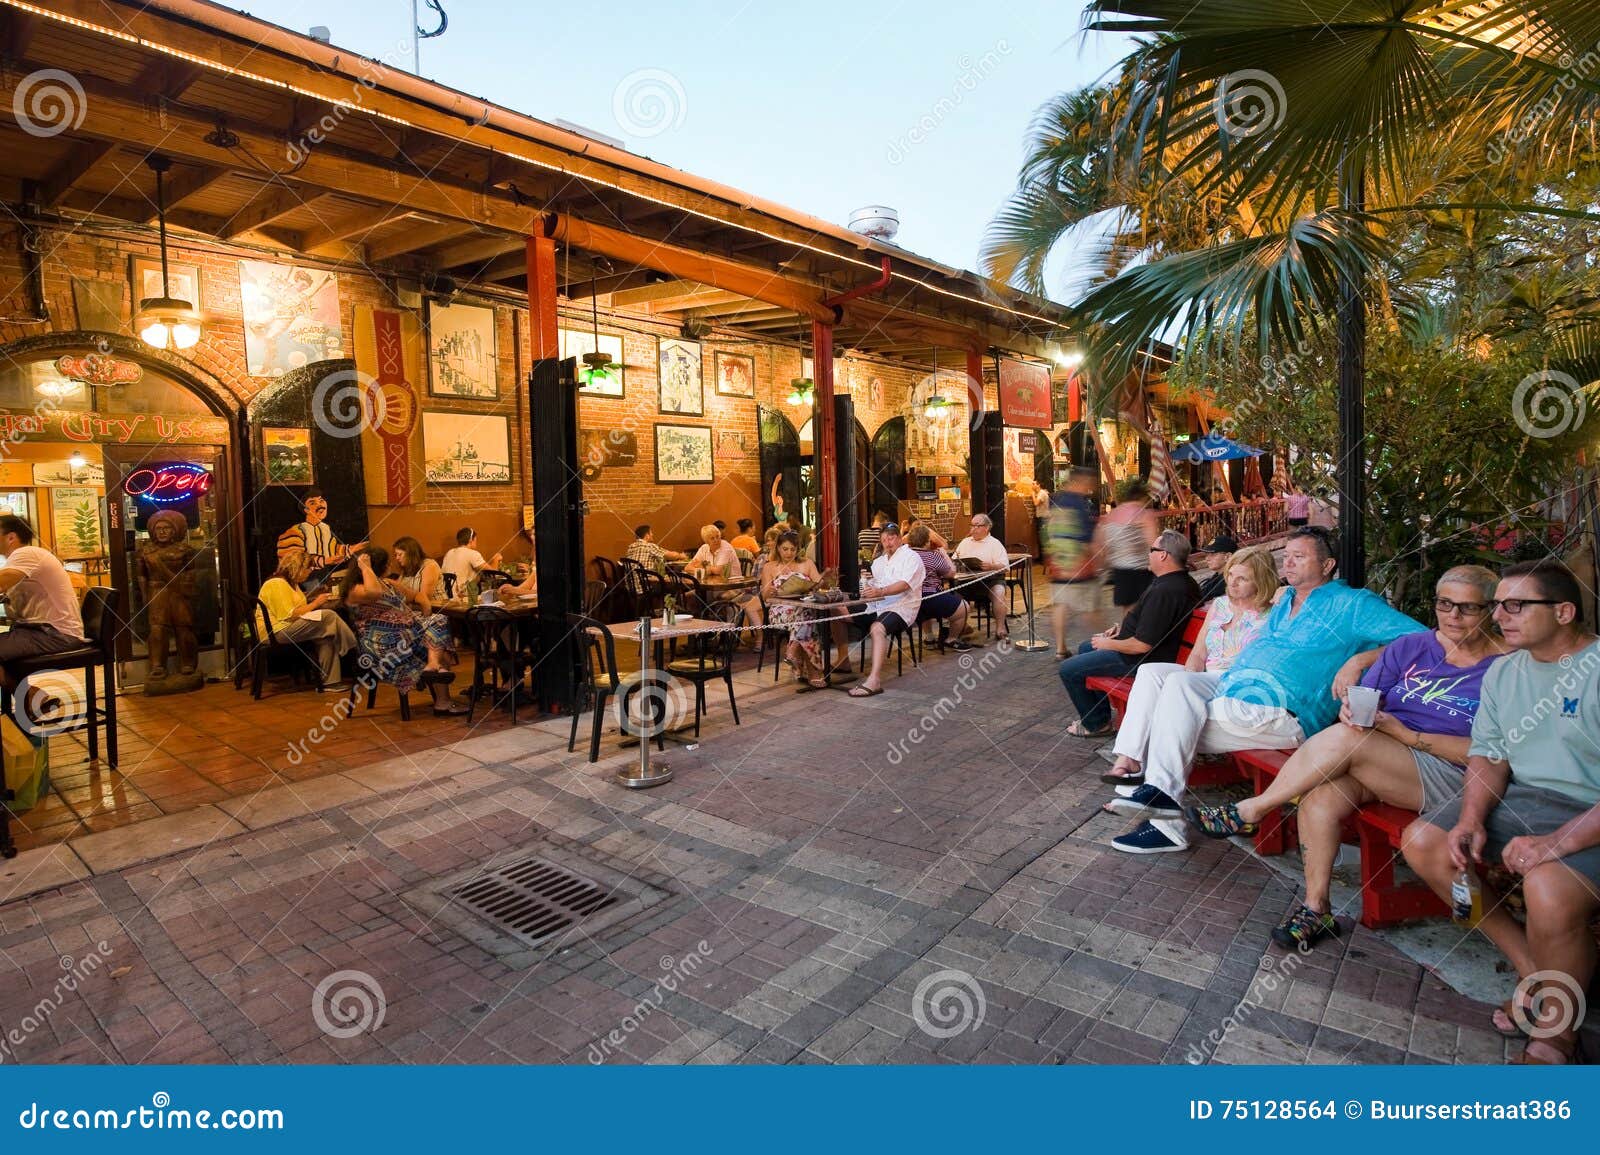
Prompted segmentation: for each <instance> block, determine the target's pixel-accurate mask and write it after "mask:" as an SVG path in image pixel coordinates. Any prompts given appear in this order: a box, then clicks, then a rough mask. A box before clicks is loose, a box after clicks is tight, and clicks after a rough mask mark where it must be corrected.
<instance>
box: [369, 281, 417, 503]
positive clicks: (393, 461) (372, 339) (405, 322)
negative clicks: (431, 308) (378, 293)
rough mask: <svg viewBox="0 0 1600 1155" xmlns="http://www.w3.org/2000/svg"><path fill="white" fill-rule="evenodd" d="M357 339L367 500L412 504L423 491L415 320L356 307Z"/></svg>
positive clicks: (392, 311) (409, 316) (396, 314)
mask: <svg viewBox="0 0 1600 1155" xmlns="http://www.w3.org/2000/svg"><path fill="white" fill-rule="evenodd" d="M369 317H370V318H371V320H370V324H369V323H368V318H369ZM355 336H356V341H355V346H356V369H357V372H358V374H359V375H360V376H361V379H362V380H361V383H362V411H363V421H362V431H361V438H362V452H363V457H364V459H365V460H364V466H365V473H366V475H367V502H368V504H370V505H410V504H411V503H412V502H413V501H414V500H416V499H417V498H419V497H421V488H422V447H421V445H420V444H419V441H420V421H419V419H418V414H417V390H416V386H415V385H414V384H413V383H412V382H413V380H414V379H415V377H416V371H417V366H418V365H419V364H420V358H419V356H418V352H419V349H418V342H419V330H418V327H417V322H416V318H415V317H413V316H412V315H411V314H409V313H407V314H402V313H400V312H397V311H396V310H394V309H371V310H367V309H358V310H357V311H356V334H355Z"/></svg>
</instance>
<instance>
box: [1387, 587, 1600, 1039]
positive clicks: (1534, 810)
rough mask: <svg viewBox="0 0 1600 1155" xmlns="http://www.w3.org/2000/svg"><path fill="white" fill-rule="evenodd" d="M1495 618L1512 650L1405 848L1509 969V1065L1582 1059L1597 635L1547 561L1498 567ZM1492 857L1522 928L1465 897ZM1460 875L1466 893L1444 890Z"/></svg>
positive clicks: (1594, 839) (1593, 896) (1596, 894)
mask: <svg viewBox="0 0 1600 1155" xmlns="http://www.w3.org/2000/svg"><path fill="white" fill-rule="evenodd" d="M1494 620H1495V621H1496V622H1497V623H1498V624H1499V626H1500V632H1501V634H1502V636H1503V637H1504V638H1505V640H1506V642H1507V644H1509V645H1510V646H1511V647H1512V648H1513V651H1514V652H1513V653H1512V654H1510V655H1509V656H1508V657H1505V658H1502V659H1500V661H1498V662H1496V663H1495V664H1494V665H1493V666H1492V667H1491V668H1490V669H1489V672H1488V673H1487V674H1486V675H1484V679H1483V690H1482V693H1481V701H1480V704H1479V706H1478V713H1477V715H1476V716H1475V717H1474V718H1473V720H1472V745H1471V746H1470V747H1469V748H1468V750H1467V776H1466V785H1465V789H1464V792H1463V794H1462V796H1461V797H1460V798H1457V799H1455V800H1453V801H1447V802H1445V803H1443V804H1442V805H1439V806H1437V807H1434V808H1431V809H1429V810H1425V811H1424V812H1423V815H1422V817H1420V818H1418V819H1417V820H1416V821H1415V822H1413V823H1412V824H1411V825H1410V826H1409V827H1407V828H1406V833H1405V840H1404V843H1403V849H1404V851H1405V856H1406V861H1407V862H1408V863H1410V864H1411V868H1412V869H1413V870H1415V871H1416V872H1417V873H1418V874H1420V875H1421V876H1422V878H1423V880H1424V881H1425V882H1427V884H1428V885H1429V886H1431V887H1432V888H1433V890H1434V893H1435V894H1437V895H1439V897H1440V898H1443V899H1445V900H1446V901H1448V902H1454V901H1456V900H1457V899H1458V898H1464V899H1465V901H1466V903H1467V904H1468V905H1470V906H1472V907H1473V908H1474V909H1473V910H1472V913H1471V915H1470V917H1471V918H1472V919H1474V920H1476V926H1477V929H1478V930H1481V931H1482V932H1483V933H1484V935H1485V936H1487V937H1488V938H1489V939H1490V941H1492V942H1493V943H1494V944H1495V945H1496V946H1497V947H1499V948H1500V949H1501V950H1502V951H1504V952H1505V954H1506V957H1507V958H1509V959H1510V960H1511V962H1512V965H1514V966H1515V967H1516V968H1517V974H1518V975H1519V976H1521V981H1520V982H1518V983H1517V988H1516V990H1515V991H1514V992H1512V996H1511V998H1510V999H1507V1000H1506V1002H1505V1004H1504V1005H1503V1006H1501V1007H1500V1009H1499V1010H1497V1011H1495V1013H1494V1018H1493V1023H1494V1027H1495V1029H1496V1030H1497V1031H1499V1032H1500V1033H1501V1034H1502V1035H1506V1036H1508V1037H1515V1036H1516V1035H1518V1034H1524V1035H1526V1036H1527V1037H1528V1045H1527V1048H1526V1050H1525V1051H1524V1053H1523V1055H1522V1057H1521V1060H1520V1061H1521V1062H1524V1063H1540V1064H1564V1063H1572V1062H1581V1061H1582V1056H1581V1055H1579V1054H1578V1028H1579V1027H1580V1026H1581V1025H1582V1017H1583V1006H1584V991H1585V990H1586V989H1588V986H1589V982H1590V980H1591V979H1592V978H1593V977H1594V971H1595V943H1594V936H1593V935H1592V934H1591V933H1590V930H1589V921H1590V920H1591V919H1592V918H1593V917H1594V916H1595V913H1596V912H1597V911H1600V755H1597V753H1596V752H1597V751H1600V638H1596V637H1595V635H1594V634H1593V633H1592V632H1591V631H1590V630H1588V629H1587V628H1585V626H1584V622H1583V590H1582V587H1581V586H1580V585H1579V584H1578V579H1577V578H1576V577H1575V576H1573V573H1572V571H1571V570H1569V569H1567V567H1566V566H1564V565H1562V564H1561V563H1560V562H1556V561H1538V562H1523V563H1521V564H1520V565H1513V566H1510V567H1508V568H1507V569H1506V570H1505V573H1504V574H1503V575H1502V576H1501V579H1500V586H1499V588H1498V589H1497V590H1496V591H1495V600H1494ZM1496 858H1498V859H1499V860H1500V861H1501V862H1502V863H1504V864H1505V866H1506V869H1508V870H1510V871H1512V872H1513V873H1515V874H1518V875H1520V876H1521V877H1522V895H1523V898H1524V900H1525V901H1526V902H1527V907H1528V922H1527V926H1526V927H1524V926H1522V925H1521V924H1520V923H1518V922H1517V920H1516V919H1514V918H1512V917H1511V915H1510V913H1509V912H1508V911H1507V910H1506V908H1505V905H1504V903H1503V902H1501V901H1500V900H1499V899H1498V898H1497V897H1495V896H1492V895H1489V894H1484V895H1482V899H1483V901H1482V902H1481V903H1478V902H1472V901H1471V890H1470V887H1471V883H1472V881H1473V879H1472V876H1473V875H1474V874H1475V873H1476V871H1477V868H1478V866H1479V865H1480V864H1482V863H1483V862H1485V861H1493V860H1494V859H1496ZM1463 875H1466V876H1468V877H1467V878H1466V879H1463V878H1462V876H1463ZM1459 881H1465V882H1466V883H1467V884H1468V892H1467V894H1466V895H1465V896H1457V895H1455V894H1453V888H1454V887H1455V885H1456V884H1457V882H1459ZM1480 907H1481V910H1480V909H1479V908H1480Z"/></svg>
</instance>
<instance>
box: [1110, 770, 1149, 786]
mask: <svg viewBox="0 0 1600 1155" xmlns="http://www.w3.org/2000/svg"><path fill="white" fill-rule="evenodd" d="M1100 781H1102V782H1104V783H1105V784H1106V785H1107V786H1143V785H1144V771H1142V770H1141V771H1140V772H1139V773H1137V774H1112V773H1109V772H1107V773H1105V774H1102V775H1100Z"/></svg>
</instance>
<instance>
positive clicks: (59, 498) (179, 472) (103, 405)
mask: <svg viewBox="0 0 1600 1155" xmlns="http://www.w3.org/2000/svg"><path fill="white" fill-rule="evenodd" d="M241 423H242V418H241V413H240V406H239V404H238V402H237V400H235V399H234V398H233V397H232V396H230V395H229V394H228V393H227V391H226V390H224V389H223V388H222V387H221V385H220V384H219V383H217V382H216V381H215V380H214V379H212V378H210V377H209V375H207V374H205V373H203V372H201V371H200V370H198V369H196V368H195V367H194V366H192V365H190V364H189V363H188V362H186V361H184V360H183V359H182V358H179V357H176V356H173V355H170V354H165V353H160V352H157V351H155V350H151V349H149V348H147V347H145V346H144V345H142V344H140V343H139V342H136V341H133V340H131V339H129V338H127V337H123V336H119V335H117V334H114V333H96V332H86V331H80V332H67V333H54V334H50V335H47V336H41V337H34V338H29V339H27V340H23V341H18V342H14V343H13V344H11V345H9V346H6V347H5V348H4V349H0V425H3V427H4V435H5V437H6V439H7V444H8V451H7V454H6V455H5V460H4V461H3V462H0V506H4V507H6V508H9V509H11V511H12V512H15V513H17V514H19V515H21V516H25V517H27V518H28V519H29V521H30V523H31V524H32V525H33V526H34V529H35V532H36V534H37V536H38V540H39V542H40V544H42V545H44V546H46V548H49V549H51V550H53V551H54V552H55V553H56V554H57V556H59V557H60V558H61V559H62V561H63V563H64V564H65V565H66V566H67V568H68V570H69V572H70V573H71V574H73V580H74V583H75V584H77V583H79V582H81V583H82V584H83V585H84V586H94V585H98V586H110V587H112V588H114V589H116V590H117V591H118V593H119V598H118V601H119V603H120V608H121V609H122V612H123V613H125V614H126V615H127V617H128V620H129V623H130V627H131V628H130V629H129V630H126V631H123V632H122V634H121V635H119V637H118V638H117V643H116V654H117V659H118V663H119V673H120V677H119V681H120V682H121V683H122V684H123V685H129V684H133V685H137V684H139V683H142V682H143V681H144V678H145V674H146V667H147V651H146V648H145V642H146V639H147V638H148V635H149V622H148V617H147V614H146V607H147V605H148V602H149V598H150V596H151V595H152V594H153V593H154V592H156V590H155V588H153V587H152V586H151V584H150V580H149V578H148V577H147V576H144V575H143V573H142V570H141V566H140V564H139V559H140V552H141V550H142V549H143V548H144V547H145V546H146V545H148V543H149V541H150V537H149V532H148V525H149V519H150V517H151V515H152V514H154V513H156V512H158V511H166V510H172V511H176V512H178V513H181V514H183V516H184V519H185V521H186V522H187V523H188V535H187V538H186V539H185V540H186V544H188V545H189V546H191V547H193V549H194V551H195V552H194V556H193V560H192V561H191V562H190V563H189V568H188V572H189V574H191V575H192V576H193V580H194V588H193V592H192V594H191V593H187V592H186V594H185V596H186V599H187V600H188V602H189V604H190V605H191V606H192V608H193V616H194V628H195V633H196V635H197V640H198V642H199V644H200V670H201V672H203V673H205V674H207V675H209V676H213V677H220V676H222V675H223V674H224V673H225V672H226V670H227V668H228V664H229V657H230V655H229V653H228V650H229V648H230V642H229V632H228V630H227V629H226V628H225V626H224V621H225V617H226V610H225V607H226V603H227V598H228V594H229V592H230V590H233V589H236V588H237V587H238V585H239V583H240V581H241V575H242V573H243V564H242V563H243V550H242V542H241V540H240V538H241V533H240V529H239V519H238V511H239V509H240V508H241V501H242V498H243V483H242V476H241V470H240V461H241V458H242V456H243V452H242V449H241Z"/></svg>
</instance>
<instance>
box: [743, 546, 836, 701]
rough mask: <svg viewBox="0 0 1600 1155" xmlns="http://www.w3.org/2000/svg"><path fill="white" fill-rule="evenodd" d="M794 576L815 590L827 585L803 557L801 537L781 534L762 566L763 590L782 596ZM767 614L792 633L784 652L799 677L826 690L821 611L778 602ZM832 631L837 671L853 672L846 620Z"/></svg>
mask: <svg viewBox="0 0 1600 1155" xmlns="http://www.w3.org/2000/svg"><path fill="white" fill-rule="evenodd" d="M792 577H802V578H804V579H805V580H806V581H808V582H811V583H812V587H813V588H815V587H816V586H817V585H820V584H822V582H823V575H822V574H820V573H818V572H817V567H816V566H815V565H814V564H813V563H812V562H810V561H809V560H807V559H806V558H803V557H801V556H800V535H799V534H796V533H784V534H781V535H779V537H778V539H777V542H776V544H774V545H773V547H772V554H771V556H770V557H769V558H768V559H767V564H766V565H765V566H763V567H762V570H761V588H762V589H763V590H765V591H766V593H767V596H768V597H773V596H779V597H781V596H782V595H783V592H784V585H785V584H786V583H787V582H788V581H789V579H790V578H792ZM767 615H768V621H769V622H771V624H772V625H774V626H778V627H780V628H782V629H786V630H788V631H789V646H788V649H787V650H786V651H785V652H784V657H785V658H786V659H787V660H788V662H789V665H790V666H792V667H793V668H794V672H795V677H796V678H798V679H799V680H800V681H802V682H806V683H808V684H809V685H810V686H811V687H812V688H813V689H817V690H821V689H824V688H825V687H826V686H827V682H826V681H825V679H824V677H823V672H822V648H821V647H820V646H819V645H818V644H817V632H816V623H817V617H818V613H817V611H816V610H812V609H807V608H806V607H804V606H798V605H795V604H794V603H793V602H788V601H774V602H771V603H770V604H769V605H768V606H767ZM829 628H830V629H831V630H832V631H833V647H834V653H835V654H837V655H838V658H837V661H836V663H835V665H834V668H833V672H834V673H835V674H850V673H853V672H854V671H853V670H851V668H850V646H849V643H848V642H847V640H846V638H845V632H844V620H843V619H842V618H836V619H835V620H834V621H833V622H831V623H830V624H829Z"/></svg>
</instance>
